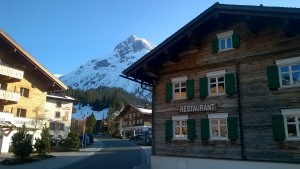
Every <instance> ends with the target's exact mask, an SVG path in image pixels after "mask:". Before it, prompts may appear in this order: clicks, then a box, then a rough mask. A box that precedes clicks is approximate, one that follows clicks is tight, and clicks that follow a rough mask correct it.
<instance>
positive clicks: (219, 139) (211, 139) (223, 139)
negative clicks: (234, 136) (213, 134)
mask: <svg viewBox="0 0 300 169" xmlns="http://www.w3.org/2000/svg"><path fill="white" fill-rule="evenodd" d="M209 140H210V141H229V139H228V138H210V139H209Z"/></svg>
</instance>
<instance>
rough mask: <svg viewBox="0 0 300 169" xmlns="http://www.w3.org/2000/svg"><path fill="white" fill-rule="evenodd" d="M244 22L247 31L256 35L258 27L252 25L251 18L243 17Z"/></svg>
mask: <svg viewBox="0 0 300 169" xmlns="http://www.w3.org/2000/svg"><path fill="white" fill-rule="evenodd" d="M245 20H246V23H247V26H248V29H249V30H250V31H251V32H252V33H253V34H255V35H256V34H257V32H258V25H257V24H255V23H254V20H253V17H251V16H249V15H247V16H245Z"/></svg>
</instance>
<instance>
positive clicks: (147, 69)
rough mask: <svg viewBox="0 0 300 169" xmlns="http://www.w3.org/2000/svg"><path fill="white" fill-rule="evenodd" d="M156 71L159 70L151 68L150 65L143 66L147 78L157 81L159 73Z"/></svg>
mask: <svg viewBox="0 0 300 169" xmlns="http://www.w3.org/2000/svg"><path fill="white" fill-rule="evenodd" d="M156 70H157V69H155V68H153V67H151V66H149V65H147V64H145V65H144V66H143V71H144V72H145V74H146V75H147V76H149V77H151V78H155V79H157V78H158V75H157V73H156Z"/></svg>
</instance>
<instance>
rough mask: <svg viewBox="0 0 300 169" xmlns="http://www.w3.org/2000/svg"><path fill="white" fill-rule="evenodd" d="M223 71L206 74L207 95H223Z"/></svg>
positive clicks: (224, 72)
mask: <svg viewBox="0 0 300 169" xmlns="http://www.w3.org/2000/svg"><path fill="white" fill-rule="evenodd" d="M225 74H226V71H225V70H221V71H215V72H210V73H207V74H206V76H207V78H208V92H209V95H211V96H212V95H224V94H225Z"/></svg>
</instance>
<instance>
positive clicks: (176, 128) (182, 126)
mask: <svg viewBox="0 0 300 169" xmlns="http://www.w3.org/2000/svg"><path fill="white" fill-rule="evenodd" d="M187 119H188V116H187V115H182V116H172V121H173V139H174V140H187V134H188V129H187Z"/></svg>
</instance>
